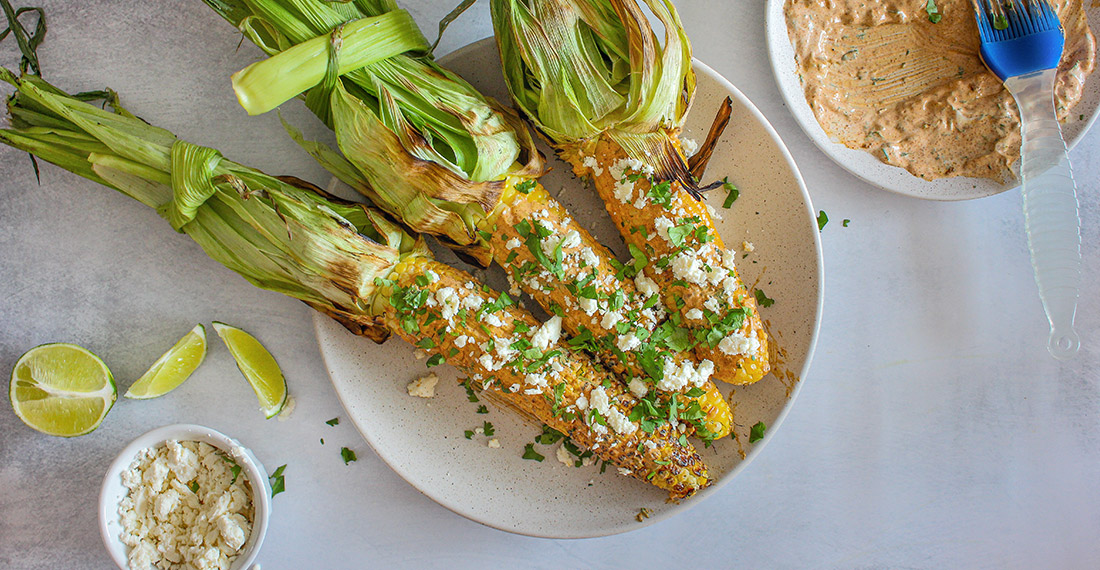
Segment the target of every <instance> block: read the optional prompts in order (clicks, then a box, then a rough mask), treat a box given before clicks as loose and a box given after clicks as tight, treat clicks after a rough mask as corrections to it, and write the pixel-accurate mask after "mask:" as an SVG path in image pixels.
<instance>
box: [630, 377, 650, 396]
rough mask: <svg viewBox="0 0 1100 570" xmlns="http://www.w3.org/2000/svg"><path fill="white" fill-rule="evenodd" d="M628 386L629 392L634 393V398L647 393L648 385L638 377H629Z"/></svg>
mask: <svg viewBox="0 0 1100 570" xmlns="http://www.w3.org/2000/svg"><path fill="white" fill-rule="evenodd" d="M627 386H628V387H629V388H630V393H631V394H634V397H635V398H644V397H645V395H646V394H648V393H649V387H648V386H646V385H645V382H643V381H642V380H641V379H640V378H631V379H630V383H629V384H628V385H627Z"/></svg>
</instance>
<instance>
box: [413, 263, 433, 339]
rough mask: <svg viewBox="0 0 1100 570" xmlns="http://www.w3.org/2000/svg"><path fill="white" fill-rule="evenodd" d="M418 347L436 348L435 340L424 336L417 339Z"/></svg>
mask: <svg viewBox="0 0 1100 570" xmlns="http://www.w3.org/2000/svg"><path fill="white" fill-rule="evenodd" d="M421 277H423V276H421ZM416 347H417V348H423V349H424V350H428V349H431V348H435V341H434V340H432V339H430V338H427V337H425V338H422V339H420V340H418V341H416Z"/></svg>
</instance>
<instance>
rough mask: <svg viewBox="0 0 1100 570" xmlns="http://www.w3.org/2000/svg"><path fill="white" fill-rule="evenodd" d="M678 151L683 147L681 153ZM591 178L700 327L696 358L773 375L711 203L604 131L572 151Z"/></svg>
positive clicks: (667, 290) (650, 269)
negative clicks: (658, 176) (659, 173)
mask: <svg viewBox="0 0 1100 570" xmlns="http://www.w3.org/2000/svg"><path fill="white" fill-rule="evenodd" d="M677 152H679V151H678V150H677ZM568 158H570V159H571V162H572V164H573V168H574V170H575V171H576V173H577V174H578V175H587V176H590V177H591V178H592V179H593V180H594V182H595V186H596V190H597V191H598V192H599V195H600V198H602V199H603V201H604V204H606V206H607V211H608V213H609V214H610V215H611V219H612V220H613V221H614V222H615V225H616V227H618V228H619V231H620V233H621V234H622V236H623V239H625V240H626V242H627V244H629V245H631V246H633V247H634V248H635V249H637V250H640V251H645V252H646V253H647V255H648V256H649V263H647V264H646V266H645V268H644V271H645V275H646V276H647V277H649V278H650V279H652V280H653V281H654V282H656V283H657V284H658V285H659V287H660V289H661V291H662V301H663V302H664V305H665V307H666V308H667V309H668V311H669V312H670V313H673V314H674V315H676V317H678V318H679V319H680V322H682V323H683V325H684V326H685V327H688V328H690V329H692V332H693V340H694V342H695V343H696V344H695V348H694V350H695V356H696V358H699V359H700V360H702V359H706V360H710V361H711V362H713V363H714V366H715V373H714V377H715V378H718V379H721V380H724V381H726V382H730V383H733V384H749V383H752V382H756V381H757V380H760V379H761V378H763V377H764V375H766V374H767V373H768V370H769V363H768V337H767V333H766V332H765V331H764V327H763V324H762V323H761V320H760V314H759V313H758V312H757V310H756V302H755V300H754V299H753V297H752V295H750V294H749V293H748V291H747V290H746V289H745V286H744V284H742V282H741V279H740V278H739V277H738V274H737V269H736V267H735V265H734V261H735V259H736V254H735V252H733V251H731V250H727V249H725V247H724V245H723V243H722V237H721V236H720V235H719V234H718V231H717V230H716V229H715V227H714V222H713V220H712V219H711V217H710V212H709V211H708V210H707V208H706V204H704V203H703V202H701V201H699V200H696V199H695V198H693V197H692V196H691V195H690V194H689V193H688V192H687V191H686V190H684V189H683V187H682V186H681V185H680V184H679V183H678V182H676V181H671V182H669V181H660V180H654V179H653V178H651V175H652V171H653V169H652V167H648V166H646V165H644V164H642V163H641V162H640V161H637V160H630V159H628V158H627V155H626V152H625V151H624V150H623V149H622V147H621V146H619V144H618V143H616V142H614V141H613V140H611V139H610V138H609V137H605V136H601V137H599V138H598V140H596V141H594V142H591V143H589V144H588V145H586V146H585V147H584V149H583V150H582V151H581V152H577V153H573V154H571V155H569V156H568Z"/></svg>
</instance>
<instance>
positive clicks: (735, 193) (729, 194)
mask: <svg viewBox="0 0 1100 570" xmlns="http://www.w3.org/2000/svg"><path fill="white" fill-rule="evenodd" d="M722 188H724V189H725V190H726V200H725V201H724V202H722V207H723V208H726V209H729V207H730V206H733V203H734V202H736V201H737V198H739V197H740V196H741V191H740V190H738V189H737V187H736V186H734V185H733V184H730V181H729V178H728V177H726V178H723V179H722Z"/></svg>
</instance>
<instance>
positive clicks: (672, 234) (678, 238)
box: [668, 223, 695, 247]
mask: <svg viewBox="0 0 1100 570" xmlns="http://www.w3.org/2000/svg"><path fill="white" fill-rule="evenodd" d="M694 232H695V224H692V223H687V224H680V225H678V226H673V227H671V228H669V229H668V241H670V242H672V246H673V247H680V246H682V245H684V238H685V237H687V236H689V235H691V234H692V233H694Z"/></svg>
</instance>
